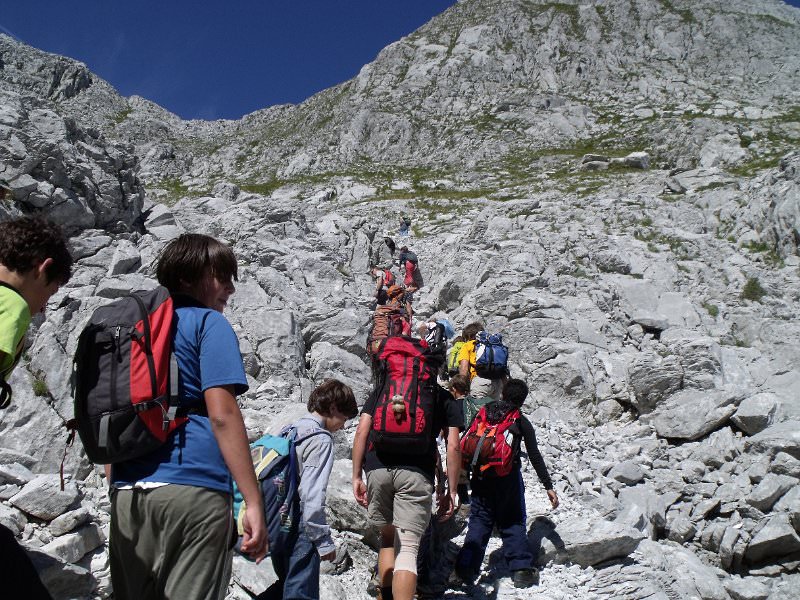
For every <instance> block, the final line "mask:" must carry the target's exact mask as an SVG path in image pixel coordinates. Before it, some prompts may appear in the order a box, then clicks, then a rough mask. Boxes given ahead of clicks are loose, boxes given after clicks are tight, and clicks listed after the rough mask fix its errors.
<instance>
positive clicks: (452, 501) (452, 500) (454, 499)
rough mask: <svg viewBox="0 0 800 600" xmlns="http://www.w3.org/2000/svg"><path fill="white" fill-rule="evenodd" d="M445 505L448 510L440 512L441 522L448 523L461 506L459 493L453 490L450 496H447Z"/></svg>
mask: <svg viewBox="0 0 800 600" xmlns="http://www.w3.org/2000/svg"><path fill="white" fill-rule="evenodd" d="M444 503H445V505H446V507H447V508H446V509H445V510H444V511H441V510H440V511H439V520H440V521H447V519H449V518H450V517H452V516H453V513H454V512H456V509H457V508H458V507H459V505H460V504H461V503H460V502H459V500H458V491H456V490H452V491H451V492H450V493H449V494H446V495H445V496H444Z"/></svg>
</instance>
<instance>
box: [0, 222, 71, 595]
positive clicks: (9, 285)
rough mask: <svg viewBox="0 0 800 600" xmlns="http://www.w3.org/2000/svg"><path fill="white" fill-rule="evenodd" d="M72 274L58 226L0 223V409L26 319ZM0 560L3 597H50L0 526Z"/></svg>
mask: <svg viewBox="0 0 800 600" xmlns="http://www.w3.org/2000/svg"><path fill="white" fill-rule="evenodd" d="M71 271H72V256H70V253H69V250H68V249H67V241H66V239H65V238H64V234H63V233H62V231H61V228H60V227H58V226H57V225H54V224H52V223H48V222H47V221H43V220H41V219H36V218H32V217H23V218H21V219H15V220H13V221H6V222H4V223H0V409H5V408H8V406H9V404H11V397H12V391H11V386H10V385H9V384H8V378H9V377H10V376H11V373H12V372H13V371H14V368H15V367H16V366H17V363H18V362H19V359H20V357H21V356H22V350H23V345H24V342H25V332H26V331H27V330H28V326H29V325H30V323H31V317H32V316H33V315H35V314H37V313H40V312H43V311H44V309H45V306H46V305H47V301H48V300H49V299H50V297H51V296H52V295H53V294H55V293H56V291H57V290H58V288H59V287H60V286H61V285H63V284H65V283H66V282H67V281H69V278H70V275H71ZM0 445H1V444H0ZM0 557H2V562H3V582H2V586H3V593H4V595H6V596H7V597H9V598H27V599H29V600H46V599H49V598H50V593H49V592H48V591H47V590H46V589H45V587H44V586H43V585H42V582H41V581H40V580H39V576H38V575H37V573H36V569H35V568H34V566H33V563H31V561H30V559H29V558H28V555H27V554H25V551H24V550H23V549H22V547H21V546H20V545H19V544H18V543H17V541H16V539H15V536H14V533H13V532H12V531H11V530H10V529H8V528H7V527H5V526H3V525H0Z"/></svg>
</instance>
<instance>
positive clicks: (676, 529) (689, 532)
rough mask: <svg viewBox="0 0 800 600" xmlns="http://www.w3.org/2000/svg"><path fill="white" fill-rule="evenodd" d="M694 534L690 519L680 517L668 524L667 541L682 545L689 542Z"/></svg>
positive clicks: (695, 529)
mask: <svg viewBox="0 0 800 600" xmlns="http://www.w3.org/2000/svg"><path fill="white" fill-rule="evenodd" d="M696 532H697V528H696V527H695V525H694V523H692V521H691V519H689V518H688V517H685V516H683V515H681V516H678V517H676V518H675V520H674V521H672V523H670V525H669V532H668V533H667V539H670V540H672V541H673V542H678V543H679V544H682V543H684V542H688V541H689V540H691V539H692V538H693V537H694V534H695V533H696Z"/></svg>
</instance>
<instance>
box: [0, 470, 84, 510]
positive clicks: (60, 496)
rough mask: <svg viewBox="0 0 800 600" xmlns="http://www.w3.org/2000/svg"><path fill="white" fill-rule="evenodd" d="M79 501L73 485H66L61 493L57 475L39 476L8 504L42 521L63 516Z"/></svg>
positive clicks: (79, 496)
mask: <svg viewBox="0 0 800 600" xmlns="http://www.w3.org/2000/svg"><path fill="white" fill-rule="evenodd" d="M80 499H81V494H80V492H79V491H78V489H77V488H76V487H75V484H74V483H71V482H70V483H67V485H66V486H65V489H64V491H63V492H62V491H61V482H60V480H59V477H58V475H40V476H38V477H37V478H36V479H34V480H33V481H31V482H30V483H28V484H26V485H25V486H24V487H23V488H22V489H21V490H20V491H19V493H17V494H15V495H14V496H13V497H12V498H11V499H10V500H9V502H11V504H13V505H14V506H16V507H17V508H18V509H20V510H21V511H23V512H25V513H27V514H29V515H33V516H34V517H37V518H39V519H42V520H44V521H51V520H53V519H55V518H56V517H57V516H59V515H62V514H64V513H65V512H67V510H69V509H70V508H71V507H72V506H74V505H76V504H77V503H78V502H79V501H80Z"/></svg>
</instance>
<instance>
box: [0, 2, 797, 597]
mask: <svg viewBox="0 0 800 600" xmlns="http://www.w3.org/2000/svg"><path fill="white" fill-rule="evenodd" d="M798 90H800V11H798V10H797V9H793V8H791V7H789V6H787V5H785V4H783V3H781V2H778V1H773V0H764V1H759V2H755V1H750V0H735V1H733V2H729V3H727V4H725V6H721V5H720V4H719V3H718V2H713V1H711V0H698V1H694V2H689V1H688V0H685V1H684V0H672V1H671V2H666V1H661V0H641V1H636V2H634V1H633V0H603V1H600V0H587V1H586V2H581V3H576V2H572V0H568V1H566V2H564V3H550V2H545V1H543V0H502V1H500V0H463V1H462V2H459V3H457V5H456V6H454V7H453V8H452V9H450V10H448V11H446V12H445V13H444V14H443V15H441V16H439V17H436V18H435V19H433V20H432V21H431V22H430V23H428V24H427V25H425V26H423V27H422V28H420V29H419V30H418V31H416V32H414V33H412V34H411V35H409V36H406V37H405V38H403V39H402V40H398V41H397V42H396V43H394V44H391V45H390V46H389V47H387V48H386V49H384V50H383V51H382V52H381V53H380V54H379V55H378V57H376V59H375V61H373V62H372V63H370V64H368V65H365V66H364V68H363V69H362V70H361V72H360V73H359V74H358V75H357V76H356V77H355V78H354V79H352V80H351V81H349V82H344V83H343V84H341V85H339V86H336V87H334V88H332V89H330V90H326V91H324V92H321V93H320V94H318V95H316V96H314V97H313V98H310V99H309V100H307V101H306V102H303V103H301V104H299V105H296V106H295V105H286V106H281V107H270V108H266V109H264V110H262V111H257V112H256V113H253V114H252V115H247V116H245V117H244V118H243V119H241V120H238V121H215V122H205V121H182V120H181V119H179V118H178V117H176V116H175V115H171V114H170V113H168V112H167V111H166V110H164V109H163V108H161V107H158V106H156V105H155V104H153V103H151V102H149V101H147V100H146V99H143V98H138V97H131V98H124V97H122V96H120V95H119V94H118V93H117V92H116V91H115V90H114V89H113V88H112V87H111V86H110V85H109V84H108V83H106V82H104V81H102V80H101V79H100V78H99V77H97V76H96V75H95V74H93V73H92V72H91V71H90V70H89V69H88V68H87V67H86V66H85V65H83V64H81V63H78V62H76V61H73V60H71V59H68V58H65V57H60V56H55V55H50V54H47V53H44V52H41V51H39V50H36V49H35V48H31V47H28V46H25V45H24V44H21V43H19V42H17V41H16V40H13V39H11V38H9V37H7V36H5V35H2V34H0V180H1V181H0V183H2V186H3V187H2V188H0V189H2V190H3V191H2V197H3V199H2V201H0V218H8V217H13V216H16V215H20V214H29V213H37V214H43V215H45V216H48V217H50V218H52V219H54V220H56V221H57V222H59V223H60V224H62V225H63V226H64V227H65V229H66V230H67V231H68V232H69V234H70V236H71V244H72V248H73V253H74V256H75V258H76V260H77V264H76V268H75V273H74V276H73V278H72V279H71V281H70V282H69V284H68V285H66V286H64V287H63V288H62V289H61V290H60V291H59V293H58V294H57V295H56V296H54V297H53V298H52V300H51V302H50V304H49V305H48V310H47V314H46V316H45V317H37V319H36V321H35V323H34V327H33V328H32V332H31V334H30V336H29V337H30V339H29V342H30V344H29V347H28V348H27V350H26V353H25V356H24V360H23V361H22V363H21V365H20V367H19V368H17V369H16V371H15V372H14V375H13V377H12V379H11V384H12V386H13V387H14V390H15V392H14V403H13V405H12V406H11V408H9V409H8V410H6V411H3V412H0V523H3V524H4V525H5V526H6V527H9V528H10V529H12V530H13V531H14V532H15V533H16V534H17V537H18V539H19V540H20V541H21V542H22V543H23V544H24V545H25V547H26V548H28V549H29V550H30V551H31V552H32V553H34V555H35V558H36V562H37V565H38V567H39V568H40V573H41V574H42V578H43V579H44V580H45V581H46V582H47V584H48V586H49V587H50V588H51V590H53V594H54V596H55V597H57V598H59V599H62V598H64V599H66V598H75V599H77V600H88V599H90V598H92V599H94V598H111V597H112V590H111V585H110V578H109V574H108V558H107V554H106V538H107V532H108V507H109V501H108V495H107V492H106V485H105V481H104V478H103V475H102V472H101V470H99V469H98V468H96V467H94V466H92V465H91V464H89V463H88V461H87V460H86V458H85V457H84V456H83V453H82V452H81V450H80V449H79V448H78V447H73V448H72V449H70V451H69V452H68V453H67V460H66V465H65V473H66V475H67V486H66V489H65V491H63V492H62V491H61V490H60V489H59V481H58V475H57V473H58V469H59V465H60V463H61V459H62V456H63V452H64V445H63V444H64V441H65V439H66V431H65V429H64V427H63V424H64V422H65V420H66V419H68V418H70V417H71V416H72V399H71V395H70V387H69V373H70V368H71V360H72V355H73V353H74V351H75V346H76V340H77V336H78V333H79V332H80V330H81V328H82V326H83V324H84V323H85V322H86V320H87V319H88V317H89V315H90V314H91V312H92V311H93V310H94V309H95V308H96V307H97V306H99V305H101V304H102V303H105V302H108V301H109V300H111V299H113V298H117V297H119V296H121V295H122V294H125V293H126V292H127V291H129V290H131V289H139V288H148V287H151V286H153V285H154V280H153V277H152V263H153V260H154V258H155V257H156V256H157V254H158V252H159V251H160V249H161V248H162V247H163V246H164V244H166V243H167V242H168V241H169V240H170V239H172V238H173V237H175V236H176V235H178V234H179V233H181V232H183V231H194V232H202V233H208V234H210V235H213V236H216V237H218V238H221V239H224V240H226V241H227V242H229V243H230V244H231V245H232V246H233V249H234V252H235V253H236V256H237V258H238V260H239V271H240V272H239V275H240V278H239V282H238V283H237V286H236V287H237V291H236V293H235V294H234V296H232V298H231V302H230V304H229V306H228V308H227V309H226V317H227V318H228V319H229V320H230V321H231V323H232V324H233V326H234V329H235V330H236V332H237V335H238V337H239V340H240V350H241V352H242V356H243V359H244V364H245V369H246V372H247V375H248V380H249V383H250V391H249V392H248V393H247V394H246V395H244V396H243V397H242V398H241V405H242V411H243V414H244V416H245V421H246V426H247V429H248V433H249V435H250V436H251V437H252V438H253V439H255V438H256V437H258V436H259V435H260V434H261V433H263V432H274V431H276V430H277V429H278V428H279V427H281V426H282V425H283V424H285V423H287V422H289V421H291V420H292V419H293V418H295V417H296V416H297V415H299V414H300V412H301V411H302V410H303V407H304V399H305V398H307V396H308V393H309V392H310V391H311V389H313V386H314V385H315V384H316V383H318V382H320V381H322V380H323V379H325V378H327V377H337V378H339V379H341V380H343V381H344V382H346V383H348V384H349V385H351V386H352V387H353V389H354V391H355V393H356V397H357V398H358V399H359V401H362V400H363V399H364V398H365V397H366V394H367V392H368V390H369V379H370V371H369V367H368V365H367V361H366V358H367V357H366V353H365V351H364V346H365V339H366V335H367V331H368V324H369V320H370V316H371V301H372V300H371V292H372V286H373V283H372V281H371V278H370V277H369V275H368V274H367V271H368V268H369V266H370V263H371V258H372V256H374V252H375V245H376V243H377V242H379V241H380V240H381V239H382V235H383V232H384V230H388V231H393V230H394V228H395V227H396V224H397V220H398V218H399V216H400V215H401V214H403V213H408V214H409V215H410V216H411V218H412V221H413V225H412V228H413V236H412V237H411V239H410V240H409V245H410V247H411V248H412V249H413V250H415V251H416V252H417V253H418V255H419V257H420V261H421V266H422V271H423V275H424V277H425V284H426V285H425V287H424V288H423V289H422V290H421V291H420V292H419V293H418V294H417V297H416V299H415V311H416V313H417V315H418V316H420V317H447V318H449V319H450V320H451V322H453V323H454V324H455V326H456V328H457V329H461V328H462V327H463V326H464V325H465V324H467V323H469V322H471V321H474V320H482V321H484V323H485V325H486V328H487V329H490V330H495V331H501V332H502V333H503V337H504V340H505V342H506V343H507V344H508V345H509V347H510V348H511V358H510V368H511V372H512V375H513V376H516V377H521V378H524V379H525V380H526V381H527V382H528V384H529V387H530V389H531V394H530V396H529V398H528V401H527V403H526V405H525V411H526V413H527V414H528V415H529V416H530V417H531V420H532V422H533V424H534V426H535V428H536V431H537V438H538V440H539V447H540V449H541V452H542V454H543V456H544V458H545V461H546V462H547V465H548V467H549V469H550V472H551V475H552V476H553V479H554V482H555V485H556V489H557V490H558V493H559V496H560V499H561V502H562V504H561V506H560V507H559V508H558V509H557V510H555V511H551V510H550V509H549V504H548V503H547V499H546V496H545V494H544V491H543V490H542V486H541V484H540V483H539V482H538V480H537V478H536V476H535V474H534V472H533V470H532V469H530V468H528V467H527V466H526V470H525V472H524V479H525V484H526V503H527V507H528V525H529V536H530V539H531V542H532V543H533V544H534V545H535V546H536V547H538V548H539V558H540V564H541V567H542V569H541V583H540V585H539V586H538V587H536V588H533V589H531V590H522V591H520V590H516V589H514V588H513V585H512V584H511V580H510V578H509V577H508V573H507V571H506V569H505V567H504V564H503V560H502V556H501V553H500V552H499V539H497V538H493V539H492V541H491V542H490V548H489V553H488V554H487V561H486V563H485V565H484V567H485V568H484V571H483V574H482V578H481V579H480V581H479V582H478V585H477V586H476V587H475V588H473V589H469V590H467V589H463V588H454V589H451V590H448V591H446V593H445V594H444V597H445V598H481V599H482V598H501V599H502V598H509V599H510V598H548V599H560V598H565V599H566V598H569V599H570V600H572V599H575V598H580V599H583V598H586V599H595V598H615V599H625V600H628V599H630V600H639V599H645V598H653V599H662V598H665V599H668V600H679V599H683V598H701V599H703V600H728V599H730V600H767V599H769V600H789V599H794V598H797V597H800V575H798V567H800V485H798V483H800V343H799V342H798V339H800V320H798V314H800V255H798V247H800V153H798V152H799V151H798V148H800V112H798V105H799V102H800V96H799V95H798ZM396 239H397V238H396ZM353 434H354V426H353V425H351V426H350V427H349V428H347V429H345V430H344V431H342V432H340V433H339V434H337V438H336V440H337V445H336V448H337V450H336V452H337V454H336V463H335V466H334V471H333V474H332V477H331V483H330V486H329V511H328V515H329V519H330V522H331V523H332V526H333V528H334V530H335V537H336V539H337V540H338V541H339V542H346V543H347V546H348V548H349V551H350V553H351V555H352V557H353V561H354V566H353V567H352V568H351V569H350V570H348V571H346V572H344V573H341V574H336V575H332V574H326V575H323V597H324V598H326V599H334V598H337V599H338V598H365V599H366V598H367V595H366V586H367V582H368V580H369V577H370V569H371V567H372V565H373V564H374V560H375V553H374V551H373V550H372V549H370V547H369V545H368V544H367V543H366V542H365V541H364V539H365V534H366V532H367V531H366V530H367V528H366V520H365V513H364V511H363V510H362V509H361V508H360V507H358V506H357V505H356V503H355V501H354V499H353V497H352V492H351V488H350V471H351V463H350V460H349V459H350V455H349V452H350V448H351V446H352V437H353ZM523 465H526V463H525V462H524V461H523ZM452 533H453V537H452V540H450V542H451V545H446V546H445V547H444V549H442V550H441V552H440V554H439V556H442V557H445V558H446V557H448V556H452V555H453V552H454V551H453V548H454V547H457V546H458V544H460V542H461V541H462V539H463V537H462V536H463V534H461V533H459V532H458V531H453V532H452ZM271 577H272V574H271V571H270V569H269V568H268V567H265V568H259V569H255V568H253V567H252V565H249V564H248V563H247V562H246V561H244V560H241V559H237V560H236V562H235V567H234V577H233V580H232V584H231V588H230V596H229V597H230V598H235V599H237V600H249V598H251V597H252V595H254V594H256V593H258V592H260V591H261V590H262V589H264V587H266V585H268V584H269V582H270V581H271Z"/></svg>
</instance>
